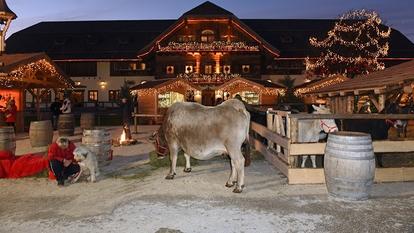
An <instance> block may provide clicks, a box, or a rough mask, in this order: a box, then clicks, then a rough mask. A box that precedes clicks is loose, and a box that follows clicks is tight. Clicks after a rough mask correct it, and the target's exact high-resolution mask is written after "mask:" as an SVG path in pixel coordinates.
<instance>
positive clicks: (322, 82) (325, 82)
mask: <svg viewBox="0 0 414 233" xmlns="http://www.w3.org/2000/svg"><path fill="white" fill-rule="evenodd" d="M346 80H348V78H346V77H344V76H342V75H338V76H335V77H332V78H326V79H322V80H320V81H318V82H316V83H313V84H310V85H309V86H307V87H302V88H297V89H296V90H295V92H294V94H295V95H296V96H302V95H304V94H306V93H309V92H312V91H315V90H319V89H322V88H324V87H327V86H332V85H334V84H338V83H342V82H344V81H346Z"/></svg>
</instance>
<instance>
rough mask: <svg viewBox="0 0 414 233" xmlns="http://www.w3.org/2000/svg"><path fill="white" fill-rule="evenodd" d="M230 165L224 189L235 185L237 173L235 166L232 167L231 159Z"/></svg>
mask: <svg viewBox="0 0 414 233" xmlns="http://www.w3.org/2000/svg"><path fill="white" fill-rule="evenodd" d="M230 165H231V173H230V177H229V179H228V180H227V182H226V187H228V188H231V187H233V186H234V185H235V184H236V183H237V180H236V179H237V171H236V166H235V165H234V162H233V160H232V159H230Z"/></svg>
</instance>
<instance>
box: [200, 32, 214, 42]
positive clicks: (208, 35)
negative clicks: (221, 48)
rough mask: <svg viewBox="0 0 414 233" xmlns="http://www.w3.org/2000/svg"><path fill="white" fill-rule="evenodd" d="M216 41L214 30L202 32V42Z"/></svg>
mask: <svg viewBox="0 0 414 233" xmlns="http://www.w3.org/2000/svg"><path fill="white" fill-rule="evenodd" d="M214 40H215V36H214V31H213V30H204V31H202V32H201V42H204V43H210V42H213V41H214Z"/></svg>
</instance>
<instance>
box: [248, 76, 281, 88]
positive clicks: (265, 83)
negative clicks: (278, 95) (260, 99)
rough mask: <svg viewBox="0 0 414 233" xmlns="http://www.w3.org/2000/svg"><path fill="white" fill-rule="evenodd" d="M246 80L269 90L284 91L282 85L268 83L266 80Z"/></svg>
mask: <svg viewBox="0 0 414 233" xmlns="http://www.w3.org/2000/svg"><path fill="white" fill-rule="evenodd" d="M246 80H249V81H251V82H255V83H257V84H259V85H261V86H263V87H269V88H282V89H284V88H285V87H283V86H282V85H279V84H276V83H273V82H269V81H267V80H262V79H254V78H246Z"/></svg>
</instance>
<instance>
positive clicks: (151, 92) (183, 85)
mask: <svg viewBox="0 0 414 233" xmlns="http://www.w3.org/2000/svg"><path fill="white" fill-rule="evenodd" d="M180 88H182V89H184V90H192V91H196V90H197V89H196V88H194V87H192V86H191V85H190V84H188V83H187V82H186V81H184V80H180V79H178V80H176V81H174V82H172V83H170V84H167V85H165V86H161V87H159V88H146V89H139V90H137V91H135V93H138V97H139V96H148V95H154V94H160V93H164V92H167V91H170V90H176V89H180Z"/></svg>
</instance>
